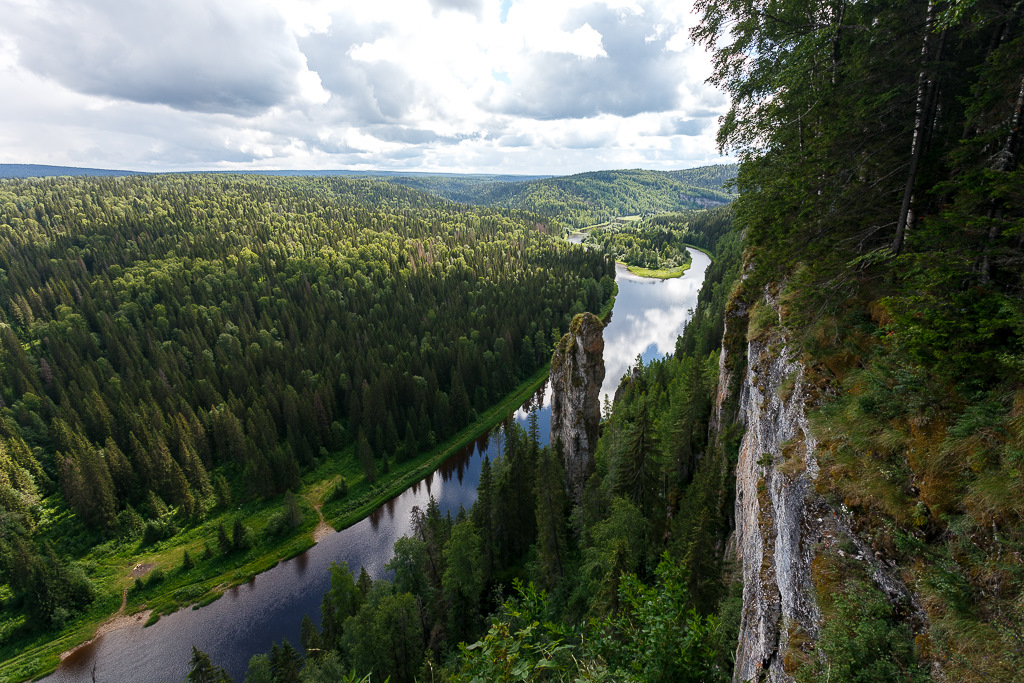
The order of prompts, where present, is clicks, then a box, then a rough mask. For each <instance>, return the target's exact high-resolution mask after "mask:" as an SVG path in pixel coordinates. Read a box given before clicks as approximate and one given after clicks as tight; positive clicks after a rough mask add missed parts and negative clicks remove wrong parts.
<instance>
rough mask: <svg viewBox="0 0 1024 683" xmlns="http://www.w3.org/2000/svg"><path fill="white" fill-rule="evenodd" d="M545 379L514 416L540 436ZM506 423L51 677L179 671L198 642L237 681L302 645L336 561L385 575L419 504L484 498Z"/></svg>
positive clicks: (87, 651)
mask: <svg viewBox="0 0 1024 683" xmlns="http://www.w3.org/2000/svg"><path fill="white" fill-rule="evenodd" d="M545 389H546V388H545V387H542V388H541V389H540V390H539V391H537V392H536V394H535V395H533V396H531V397H530V399H529V400H528V401H527V402H526V404H525V405H524V406H523V407H521V408H520V409H519V410H517V411H516V412H515V414H514V415H513V416H512V417H513V419H515V420H516V421H517V422H519V423H520V424H521V425H522V426H523V427H524V428H526V427H527V422H528V419H529V413H530V411H536V412H537V418H538V425H539V430H540V437H541V441H542V442H543V443H547V439H548V432H549V431H550V424H551V408H550V406H549V405H547V403H546V401H545ZM502 442H503V429H502V427H501V426H499V427H497V428H496V429H495V430H492V432H490V433H487V434H484V435H482V436H480V437H479V438H477V439H476V440H475V441H474V442H473V443H471V444H470V445H469V446H467V447H466V448H463V449H462V450H461V451H459V452H458V453H456V454H455V455H453V456H452V457H451V458H449V459H448V460H447V461H445V462H444V463H443V464H442V465H441V467H440V468H438V470H437V471H436V472H434V473H433V474H431V475H429V476H428V477H426V478H425V479H423V480H422V481H420V482H418V483H416V484H413V485H412V486H411V487H409V488H408V489H406V490H405V491H403V492H402V493H401V494H399V495H398V496H395V497H394V498H392V499H391V500H389V501H387V502H386V503H384V504H383V505H381V506H380V507H378V508H377V509H376V510H374V511H373V512H372V513H370V515H369V516H368V517H367V518H366V519H363V520H362V521H361V522H358V523H356V524H354V525H352V526H351V527H349V528H347V529H343V530H342V531H339V532H337V533H333V534H329V535H328V536H326V537H325V538H324V539H322V540H321V541H320V542H319V543H318V544H317V545H315V546H313V547H312V548H310V549H309V550H308V551H307V552H305V553H303V554H302V555H299V556H298V557H296V558H294V559H291V560H289V561H287V562H282V563H280V564H278V565H277V566H276V567H274V568H273V569H271V570H270V571H267V572H264V573H263V574H260V575H258V576H256V577H254V578H253V579H252V581H250V582H248V583H246V584H243V585H242V586H237V587H234V588H230V589H228V590H227V591H225V592H224V596H223V597H222V598H221V599H220V600H218V601H217V602H215V603H213V604H212V605H209V606H207V607H204V608H203V609H201V610H198V611H193V610H190V609H184V610H181V611H179V612H177V613H175V614H172V615H170V616H166V617H163V618H161V619H160V621H158V622H157V623H156V624H155V625H153V626H151V627H149V628H145V629H143V628H136V627H131V628H124V629H121V630H118V631H114V632H113V633H109V634H107V635H105V636H103V637H102V638H99V639H97V640H96V641H95V642H93V643H91V644H90V645H89V646H87V647H85V648H82V649H81V650H79V651H78V652H76V653H75V654H74V655H73V656H72V657H69V658H68V659H67V660H65V662H64V663H63V664H62V665H61V667H60V668H59V669H58V670H57V671H56V672H54V674H53V675H51V676H50V677H48V678H46V679H45V680H46V681H51V682H53V683H64V682H70V681H76V682H78V681H81V682H83V683H84V682H86V681H92V680H93V679H94V678H95V680H97V681H161V680H164V681H180V680H183V679H184V678H185V675H186V674H187V673H188V662H189V659H190V657H191V656H192V646H193V645H195V646H196V647H198V648H199V649H200V650H203V651H205V652H206V653H207V654H209V655H210V657H211V658H212V660H213V661H214V663H216V664H217V665H218V666H223V667H224V668H225V669H227V671H228V673H229V674H230V675H231V676H232V677H233V678H234V679H235V680H237V681H241V680H242V679H243V677H244V675H245V669H246V667H247V665H248V663H249V658H250V657H252V655H254V654H258V653H262V652H267V651H268V650H269V649H270V646H271V645H272V644H273V643H275V642H278V643H279V642H281V641H282V640H284V639H287V640H288V641H289V642H290V643H292V644H293V645H295V646H298V645H299V642H300V640H299V628H300V625H301V622H302V617H303V615H305V614H308V615H309V616H310V617H311V618H313V620H314V621H315V622H319V621H320V601H321V599H322V597H323V593H324V591H326V590H327V588H328V587H329V585H330V572H329V571H328V570H329V567H330V564H331V562H339V561H341V560H345V561H347V562H348V564H349V567H350V568H352V569H353V570H354V571H356V572H358V571H359V568H360V567H365V568H366V571H367V572H369V574H370V576H372V577H374V578H379V577H381V576H384V575H386V573H387V571H386V569H385V568H384V565H385V564H387V562H388V561H389V560H390V559H391V555H392V548H393V546H394V544H395V541H397V540H398V539H399V538H401V537H402V536H405V535H408V534H411V533H412V509H413V507H416V506H418V507H419V508H420V509H425V508H426V506H427V503H428V502H429V500H430V496H433V497H434V499H435V500H436V501H437V503H438V505H439V506H440V509H441V513H442V514H451V515H452V516H454V515H455V514H456V513H457V512H458V510H459V507H460V506H464V507H465V508H467V509H468V508H469V507H470V506H471V505H472V504H473V503H474V502H475V501H476V487H477V484H478V483H479V481H480V466H481V465H482V464H483V458H484V455H487V456H488V457H490V458H491V459H492V460H494V459H495V458H497V457H500V453H501V445H502Z"/></svg>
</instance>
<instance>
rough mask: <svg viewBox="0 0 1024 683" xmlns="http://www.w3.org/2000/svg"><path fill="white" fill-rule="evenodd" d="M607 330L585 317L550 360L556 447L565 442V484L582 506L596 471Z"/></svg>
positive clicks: (579, 317)
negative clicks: (585, 487) (559, 442)
mask: <svg viewBox="0 0 1024 683" xmlns="http://www.w3.org/2000/svg"><path fill="white" fill-rule="evenodd" d="M603 330H604V324H603V323H602V322H601V320H600V319H599V318H598V317H597V316H595V315H594V314H592V313H580V314H579V315H577V316H576V317H575V318H573V319H572V324H571V325H570V326H569V331H568V332H567V333H566V334H565V335H564V336H563V337H562V339H561V341H559V343H558V346H557V347H556V348H555V352H554V354H553V355H552V356H551V394H552V395H551V443H555V442H556V441H557V440H558V439H561V440H562V447H563V456H564V462H565V475H566V485H567V488H568V490H569V493H570V495H572V497H573V499H574V500H577V501H578V500H579V499H580V497H581V496H582V493H583V485H584V483H585V482H586V480H587V477H589V476H590V475H591V474H592V473H593V471H594V449H595V448H596V446H597V437H598V431H599V427H600V423H601V398H600V394H601V383H602V382H604V335H603Z"/></svg>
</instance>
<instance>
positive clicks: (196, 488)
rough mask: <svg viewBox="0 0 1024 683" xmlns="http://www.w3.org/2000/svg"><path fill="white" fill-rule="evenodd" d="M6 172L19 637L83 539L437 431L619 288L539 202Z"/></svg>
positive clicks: (129, 539)
mask: <svg viewBox="0 0 1024 683" xmlns="http://www.w3.org/2000/svg"><path fill="white" fill-rule="evenodd" d="M0 197H2V199H0V211H2V214H0V232H2V238H0V239H2V242H3V248H2V250H0V251H2V254H3V255H2V256H0V260H2V264H0V277H2V281H3V282H2V286H3V290H4V292H5V300H4V304H3V310H2V313H0V316H2V318H3V321H2V323H0V336H2V348H3V351H2V352H0V354H2V357H0V373H2V378H0V387H2V389H0V391H2V394H0V403H2V427H0V429H2V444H0V455H2V464H3V466H2V472H3V478H2V481H0V492H2V496H3V509H4V516H3V522H4V526H3V533H2V534H0V565H2V571H3V577H4V583H5V585H6V588H5V593H4V598H3V599H4V628H3V640H4V643H5V644H10V643H17V642H24V641H25V640H26V639H28V640H31V639H33V638H36V637H39V634H40V633H43V634H45V633H46V632H49V631H51V630H59V629H60V628H61V627H62V626H63V625H64V624H65V623H67V622H68V621H69V620H72V619H73V618H74V616H75V615H76V613H78V612H80V611H82V610H84V609H86V608H87V607H88V606H89V605H90V603H91V601H92V600H93V599H94V597H96V588H95V586H94V585H93V584H94V582H93V581H91V580H90V577H89V576H88V572H89V568H90V566H91V565H90V563H89V562H88V561H87V562H86V563H85V564H77V563H75V562H68V560H75V559H85V558H87V557H88V555H89V551H90V548H91V547H93V546H96V545H98V544H107V546H106V547H109V546H110V544H117V543H123V544H128V545H132V544H137V543H140V542H141V543H142V544H143V545H147V544H152V543H155V542H158V541H160V540H162V539H164V538H169V537H173V536H174V535H175V534H176V533H177V532H178V531H179V530H180V529H182V528H186V527H190V526H193V525H195V524H198V523H200V522H201V521H202V520H203V519H204V518H205V517H206V516H207V515H208V514H209V513H211V511H214V512H215V511H219V510H221V511H222V510H225V509H226V508H227V507H228V506H230V505H231V504H232V503H235V504H237V503H239V502H244V501H249V500H259V499H270V498H274V497H275V496H277V495H279V494H281V493H284V492H286V491H290V490H297V489H298V488H299V486H300V485H301V477H302V475H303V473H304V472H306V471H308V470H310V469H312V468H314V467H316V466H317V465H318V464H320V463H322V462H323V461H324V460H335V459H339V458H341V459H348V460H352V461H354V462H355V463H357V464H358V467H356V468H355V469H356V470H357V471H359V472H360V474H361V475H362V478H363V479H364V480H365V482H368V483H372V482H374V481H375V480H376V479H377V478H378V477H379V476H383V475H384V474H385V473H387V472H388V471H389V468H390V467H391V466H393V465H396V464H401V463H403V462H404V461H407V460H410V459H413V458H415V457H416V456H417V455H418V454H419V453H420V452H426V451H429V450H430V449H431V448H433V447H434V445H435V444H436V443H440V442H442V441H444V440H446V439H447V438H448V437H450V436H451V435H453V434H454V433H456V432H458V431H459V430H461V429H462V428H463V427H465V426H466V425H468V424H470V423H471V422H473V421H474V420H475V419H476V416H477V413H478V412H482V411H484V409H486V408H488V407H490V406H491V405H492V404H493V403H496V402H498V400H499V399H501V398H503V397H504V396H505V395H506V394H507V393H509V392H510V391H512V390H513V389H515V388H516V387H517V386H518V385H519V383H520V382H521V381H522V380H523V379H524V378H526V377H529V376H531V375H533V374H534V373H535V371H536V370H537V368H538V367H540V366H541V365H542V364H544V363H545V362H546V361H547V358H548V356H549V355H550V348H551V343H552V342H551V340H552V339H558V338H559V337H560V336H561V334H562V331H563V330H564V329H566V328H567V326H568V322H569V320H570V319H571V317H572V315H573V314H575V313H579V312H581V311H584V310H590V311H598V310H599V309H600V308H601V306H602V305H603V304H604V303H605V301H606V300H607V299H608V298H609V297H610V296H611V294H612V290H613V288H614V283H613V281H612V279H611V277H612V276H613V275H614V272H613V266H612V264H611V263H610V262H609V261H607V260H606V259H605V257H604V256H603V255H601V254H599V253H596V252H589V251H586V250H582V249H579V248H576V247H571V246H570V245H568V244H567V243H565V242H564V241H562V240H560V239H555V238H553V237H552V236H551V235H550V234H548V233H551V232H558V229H557V228H556V227H555V225H554V224H553V223H552V222H551V221H550V220H548V219H543V218H540V217H537V216H533V215H529V214H523V213H517V212H510V211H509V210H503V209H476V208H469V207H465V206H459V205H454V204H451V203H449V202H447V201H444V200H439V199H435V198H430V197H428V196H426V195H423V194H421V193H419V192H416V191H412V190H408V189H405V188H402V187H399V186H395V185H389V184H386V183H383V182H380V181H373V180H340V179H323V178H301V179H300V178H292V179H281V178H261V177H240V176H236V177H228V176H162V177H132V178H88V179H71V178H60V179H40V180H23V181H6V182H5V183H4V184H3V186H2V187H0ZM293 505H294V504H293ZM68 513H73V514H72V515H71V516H68ZM291 516H292V517H293V518H294V516H295V515H294V513H292V514H291ZM298 520H301V515H299V516H298V519H296V520H295V523H296V524H297V523H298ZM227 523H228V525H229V526H230V519H229V520H227ZM221 524H222V527H221V533H222V536H223V532H224V529H223V524H224V523H223V522H222V523H221ZM239 534H242V536H244V535H245V530H244V529H241V530H238V529H236V533H235V538H234V539H232V543H231V544H227V546H228V547H227V548H226V550H230V549H231V547H232V545H233V546H234V547H235V549H237V548H238V547H241V546H245V545H247V543H246V542H244V541H241V540H239V538H238V535H239ZM140 539H141V540H140ZM210 540H211V541H212V540H213V539H212V538H211V539H210ZM222 545H223V544H222ZM93 569H94V570H95V566H93ZM7 651H8V652H13V651H12V650H7Z"/></svg>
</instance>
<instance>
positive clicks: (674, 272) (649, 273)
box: [622, 263, 691, 280]
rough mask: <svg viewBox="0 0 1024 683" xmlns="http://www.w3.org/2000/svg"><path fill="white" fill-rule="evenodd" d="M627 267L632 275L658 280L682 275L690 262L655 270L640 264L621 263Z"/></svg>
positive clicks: (688, 267)
mask: <svg viewBox="0 0 1024 683" xmlns="http://www.w3.org/2000/svg"><path fill="white" fill-rule="evenodd" d="M622 265H624V266H626V268H628V269H629V272H631V273H633V275H639V276H640V277H655V278H658V279H659V280H670V279H672V278H675V277H682V276H683V273H685V272H686V271H688V270H689V269H690V265H691V264H690V263H687V264H686V265H685V266H679V267H678V268H668V269H665V270H657V269H654V268H641V267H640V266H631V265H628V264H625V263H623V264H622Z"/></svg>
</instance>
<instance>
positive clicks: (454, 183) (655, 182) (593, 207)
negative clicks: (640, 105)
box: [390, 164, 736, 228]
mask: <svg viewBox="0 0 1024 683" xmlns="http://www.w3.org/2000/svg"><path fill="white" fill-rule="evenodd" d="M735 176H736V166H735V165H728V164H723V165H718V166H703V167H701V168H693V169H687V170H683V171H647V170H640V169H633V170H623V171H595V172H591V173H580V174H578V175H574V176H567V177H562V178H543V179H535V180H524V181H519V182H501V181H497V182H495V181H493V180H476V179H464V180H460V179H453V178H444V177H433V178H418V177H405V178H402V177H399V178H391V179H390V182H393V183H400V184H403V185H408V186H411V187H417V188H421V189H424V190H426V191H428V192H435V193H437V194H439V195H441V196H443V197H447V198H448V199H451V200H454V201H458V202H465V203H469V204H481V205H484V206H503V207H508V208H514V209H523V210H526V211H531V212H534V213H538V214H542V215H544V216H548V217H554V218H557V219H558V220H559V221H561V222H563V223H565V224H567V225H568V226H569V227H573V228H582V227H585V226H588V225H595V224H597V223H604V222H606V221H609V220H611V219H612V218H614V217H616V216H632V215H639V214H654V213H665V212H669V211H680V210H683V209H695V208H703V207H708V206H717V205H720V204H727V203H729V202H730V201H731V200H732V198H733V197H732V195H730V194H729V193H728V192H726V191H725V190H724V187H725V186H726V184H727V183H729V182H730V181H731V180H732V179H733V178H734V177H735Z"/></svg>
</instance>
